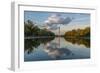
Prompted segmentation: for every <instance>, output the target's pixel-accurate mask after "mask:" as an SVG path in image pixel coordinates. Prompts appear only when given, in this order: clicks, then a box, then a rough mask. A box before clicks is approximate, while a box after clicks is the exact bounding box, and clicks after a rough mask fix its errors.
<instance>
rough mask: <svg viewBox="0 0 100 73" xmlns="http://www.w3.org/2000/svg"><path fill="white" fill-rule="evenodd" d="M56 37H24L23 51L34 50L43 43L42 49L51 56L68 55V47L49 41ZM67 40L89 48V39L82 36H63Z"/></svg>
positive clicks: (69, 52) (30, 51) (29, 51)
mask: <svg viewBox="0 0 100 73" xmlns="http://www.w3.org/2000/svg"><path fill="white" fill-rule="evenodd" d="M55 38H56V37H53V38H34V39H33V38H32V39H31V38H30V39H24V44H25V45H24V47H25V49H24V51H27V53H28V54H30V53H32V52H34V50H35V49H38V46H40V44H44V45H45V47H44V49H43V50H44V51H45V52H46V53H48V55H49V56H51V57H52V58H58V57H61V56H64V55H70V54H71V53H72V52H71V51H70V50H69V49H68V48H64V47H61V48H60V47H59V42H58V43H54V42H51V41H52V40H54V39H55ZM65 40H66V41H67V42H71V43H72V44H78V45H81V44H82V45H84V46H85V47H87V48H90V39H85V38H84V39H83V38H65Z"/></svg>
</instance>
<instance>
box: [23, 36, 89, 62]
mask: <svg viewBox="0 0 100 73" xmlns="http://www.w3.org/2000/svg"><path fill="white" fill-rule="evenodd" d="M24 44H25V46H24V47H25V50H24V61H25V62H28V61H43V60H68V59H87V58H90V39H88V38H80V39H78V38H77V39H76V38H66V39H65V38H64V37H55V38H29V39H25V43H24Z"/></svg>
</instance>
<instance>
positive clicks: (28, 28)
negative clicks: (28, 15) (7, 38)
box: [24, 20, 55, 37]
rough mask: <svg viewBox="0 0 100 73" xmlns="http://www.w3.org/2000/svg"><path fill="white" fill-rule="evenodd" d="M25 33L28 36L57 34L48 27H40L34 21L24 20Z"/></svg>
mask: <svg viewBox="0 0 100 73" xmlns="http://www.w3.org/2000/svg"><path fill="white" fill-rule="evenodd" d="M24 35H25V37H28V36H55V34H54V33H53V32H51V31H49V30H47V29H40V28H39V27H38V26H36V25H35V23H33V22H32V21H30V20H28V21H26V22H24Z"/></svg>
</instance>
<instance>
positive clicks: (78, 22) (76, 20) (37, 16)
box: [24, 11, 90, 33]
mask: <svg viewBox="0 0 100 73" xmlns="http://www.w3.org/2000/svg"><path fill="white" fill-rule="evenodd" d="M54 14H59V15H60V16H55V15H54ZM53 16H54V17H55V18H57V17H58V18H63V19H65V18H67V17H69V18H71V19H72V21H70V23H68V24H67V25H63V26H62V27H66V28H63V30H64V31H65V30H66V31H67V30H68V29H70V28H71V29H72V27H73V26H75V27H74V28H83V27H84V26H85V27H86V26H90V14H86V13H67V12H66V13H61V12H60V13H57V12H36V11H24V20H25V21H27V20H31V21H33V22H35V23H37V24H38V25H45V21H49V20H50V18H51V17H53ZM51 20H52V19H51ZM54 20H55V19H54ZM59 20H60V19H59ZM49 22H50V21H49ZM71 26H72V27H71ZM67 28H68V29H67ZM63 30H62V32H63ZM54 31H56V30H54ZM56 33H57V32H56Z"/></svg>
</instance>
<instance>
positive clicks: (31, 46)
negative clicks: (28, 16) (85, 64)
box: [24, 37, 54, 54]
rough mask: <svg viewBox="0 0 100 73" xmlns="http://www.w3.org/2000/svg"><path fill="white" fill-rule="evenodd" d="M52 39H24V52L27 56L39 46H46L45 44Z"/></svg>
mask: <svg viewBox="0 0 100 73" xmlns="http://www.w3.org/2000/svg"><path fill="white" fill-rule="evenodd" d="M53 39H54V37H52V38H34V39H33V38H32V39H31V38H30V39H24V44H25V45H24V47H25V49H24V52H25V51H27V53H28V54H30V53H31V52H32V51H34V50H35V49H37V47H38V46H39V45H40V44H46V43H47V42H50V41H51V40H53Z"/></svg>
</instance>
